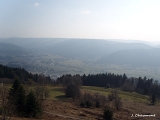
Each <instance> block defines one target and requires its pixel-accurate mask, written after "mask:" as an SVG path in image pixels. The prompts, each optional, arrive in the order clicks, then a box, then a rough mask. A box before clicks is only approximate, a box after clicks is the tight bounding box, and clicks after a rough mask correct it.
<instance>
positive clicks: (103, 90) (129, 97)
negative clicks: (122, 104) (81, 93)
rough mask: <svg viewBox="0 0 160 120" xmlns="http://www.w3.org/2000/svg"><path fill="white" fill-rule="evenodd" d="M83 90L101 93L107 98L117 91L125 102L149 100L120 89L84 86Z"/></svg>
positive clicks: (144, 96) (143, 96)
mask: <svg viewBox="0 0 160 120" xmlns="http://www.w3.org/2000/svg"><path fill="white" fill-rule="evenodd" d="M82 89H83V90H87V91H91V92H95V93H99V94H102V95H105V96H108V94H110V93H111V91H113V90H117V92H118V93H119V95H120V97H121V98H122V99H123V100H129V101H136V102H147V101H148V98H149V97H148V96H146V95H141V94H138V93H135V92H125V91H122V90H120V89H112V88H109V89H106V88H104V87H94V86H83V87H82Z"/></svg>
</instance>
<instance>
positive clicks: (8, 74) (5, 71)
mask: <svg viewBox="0 0 160 120" xmlns="http://www.w3.org/2000/svg"><path fill="white" fill-rule="evenodd" d="M42 77H43V81H45V82H47V83H48V82H51V79H50V77H44V76H43V75H38V74H32V73H29V72H28V71H26V70H25V69H23V68H11V67H7V66H3V65H0V78H9V79H15V78H18V79H20V80H22V81H23V82H27V81H28V79H32V80H33V81H34V82H39V83H40V82H42ZM1 82H2V81H1ZM3 82H5V81H3Z"/></svg>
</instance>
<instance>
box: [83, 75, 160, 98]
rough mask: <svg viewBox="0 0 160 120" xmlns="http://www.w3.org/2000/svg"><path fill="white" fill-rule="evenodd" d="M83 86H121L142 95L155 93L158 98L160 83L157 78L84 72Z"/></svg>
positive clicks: (159, 96) (159, 95)
mask: <svg viewBox="0 0 160 120" xmlns="http://www.w3.org/2000/svg"><path fill="white" fill-rule="evenodd" d="M81 78H82V83H83V85H84V86H98V87H107V88H108V86H109V87H112V88H122V90H125V91H130V92H132V91H135V92H138V93H140V94H144V95H150V96H151V95H153V94H154V95H155V96H156V97H158V98H160V84H159V83H158V81H157V80H153V79H152V78H151V79H147V78H146V77H144V78H141V77H139V78H133V77H131V78H128V77H127V76H126V75H125V74H123V75H117V74H111V73H103V74H96V75H90V74H89V75H88V76H86V75H85V74H84V75H83V76H82V77H81Z"/></svg>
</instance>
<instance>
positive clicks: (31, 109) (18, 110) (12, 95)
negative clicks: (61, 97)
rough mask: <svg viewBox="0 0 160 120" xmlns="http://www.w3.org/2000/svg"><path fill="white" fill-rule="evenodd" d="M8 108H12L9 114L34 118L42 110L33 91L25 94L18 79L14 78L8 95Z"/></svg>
mask: <svg viewBox="0 0 160 120" xmlns="http://www.w3.org/2000/svg"><path fill="white" fill-rule="evenodd" d="M8 106H9V108H8V109H12V111H10V113H9V114H13V115H14V116H18V117H31V118H35V117H38V116H40V115H41V113H42V110H41V106H40V104H39V102H38V101H37V99H36V97H35V95H34V93H33V92H32V91H31V92H30V93H29V94H28V95H26V93H25V90H24V88H23V86H22V85H21V84H20V81H18V80H15V81H14V83H13V85H12V88H11V89H10V90H9V95H8Z"/></svg>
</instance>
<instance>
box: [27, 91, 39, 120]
mask: <svg viewBox="0 0 160 120" xmlns="http://www.w3.org/2000/svg"><path fill="white" fill-rule="evenodd" d="M25 114H26V117H32V118H34V117H39V116H40V115H41V114H42V111H41V107H40V104H39V102H38V101H37V99H36V97H35V95H34V93H33V92H32V91H31V92H30V93H29V94H28V95H27V97H26V107H25Z"/></svg>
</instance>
